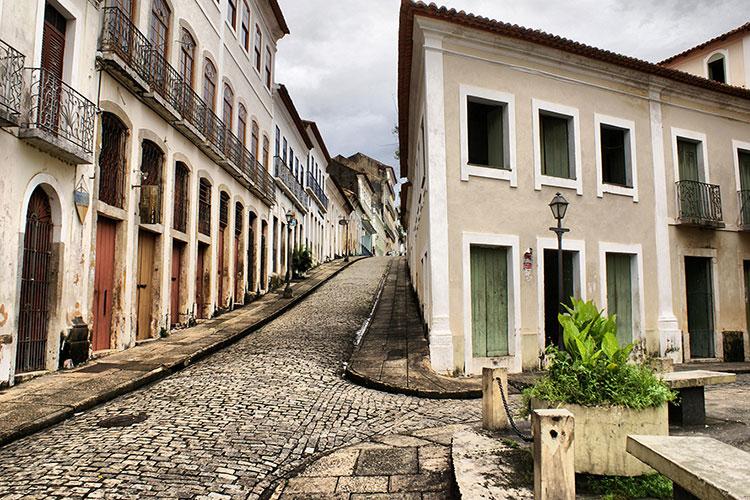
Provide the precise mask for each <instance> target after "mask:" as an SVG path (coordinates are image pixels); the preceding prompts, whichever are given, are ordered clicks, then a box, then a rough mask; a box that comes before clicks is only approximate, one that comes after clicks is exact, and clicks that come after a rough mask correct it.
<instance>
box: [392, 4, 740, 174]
mask: <svg viewBox="0 0 750 500" xmlns="http://www.w3.org/2000/svg"><path fill="white" fill-rule="evenodd" d="M414 16H423V17H428V18H432V19H438V20H442V21H446V22H451V23H454V24H459V25H462V26H465V27H467V28H473V29H477V30H482V31H486V32H489V33H493V34H496V35H498V36H504V37H508V38H515V39H518V40H523V41H526V42H531V43H536V44H539V45H543V46H545V47H550V48H553V49H558V50H562V51H565V52H569V53H571V54H576V55H579V56H583V57H588V58H591V59H596V60H598V61H603V62H606V63H610V64H615V65H618V66H622V67H624V68H628V69H631V70H636V71H642V72H644V73H647V74H652V75H657V76H660V77H664V78H668V79H670V80H673V81H675V82H680V83H684V84H688V85H693V86H696V87H700V88H703V89H707V90H712V91H716V92H721V93H724V94H729V95H732V96H735V97H741V98H745V99H750V90H748V89H744V88H741V87H733V86H730V85H726V84H723V83H719V82H715V81H712V80H708V79H706V78H702V77H699V76H695V75H691V74H689V73H685V72H682V71H678V70H675V69H670V68H667V67H664V66H660V65H658V64H654V63H650V62H647V61H643V60H641V59H636V58H634V57H629V56H624V55H622V54H617V53H615V52H610V51H608V50H603V49H599V48H596V47H592V46H590V45H585V44H582V43H579V42H575V41H573V40H569V39H567V38H563V37H560V36H556V35H552V34H549V33H546V32H544V31H540V30H533V29H529V28H524V27H523V26H518V25H516V24H509V23H504V22H500V21H495V20H493V19H489V18H486V17H481V16H476V15H474V14H468V13H466V12H464V11H457V10H455V9H448V8H446V7H438V6H437V5H435V4H434V3H431V4H429V5H427V4H425V3H424V2H414V1H412V0H401V13H400V20H399V41H398V50H399V61H398V87H399V91H398V108H399V143H400V158H401V173H402V174H401V175H404V176H408V174H409V172H408V162H407V158H408V156H409V155H408V133H409V123H408V118H409V99H410V85H411V61H412V53H413V40H412V36H413V30H414Z"/></svg>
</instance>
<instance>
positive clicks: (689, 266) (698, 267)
mask: <svg viewBox="0 0 750 500" xmlns="http://www.w3.org/2000/svg"><path fill="white" fill-rule="evenodd" d="M685 288H686V289H687V320H688V333H689V334H690V357H691V358H713V357H714V298H713V286H712V284H711V259H710V258H707V257H685Z"/></svg>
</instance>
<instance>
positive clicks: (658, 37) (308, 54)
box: [276, 0, 748, 166]
mask: <svg viewBox="0 0 750 500" xmlns="http://www.w3.org/2000/svg"><path fill="white" fill-rule="evenodd" d="M280 4H281V7H282V9H283V11H284V16H285V17H286V19H287V22H288V24H289V27H290V30H291V32H292V34H291V35H290V36H288V37H286V38H284V39H283V40H282V41H281V42H280V44H279V55H278V60H277V72H276V78H277V80H278V81H279V82H281V83H284V84H286V85H287V87H288V88H289V91H290V93H291V95H292V97H293V99H294V101H295V104H296V105H297V108H298V110H299V112H300V114H301V115H302V116H303V118H305V119H309V120H315V121H316V122H318V125H319V126H320V128H321V132H322V133H323V135H324V138H325V140H326V144H327V145H328V148H329V150H330V151H331V154H333V155H335V154H346V155H348V154H352V153H355V152H357V151H361V152H363V153H365V154H368V155H370V156H373V157H374V158H377V159H379V160H381V161H383V162H385V163H389V164H391V165H394V166H396V160H395V159H394V156H393V153H394V151H395V150H396V149H397V141H396V137H395V136H394V135H393V133H392V130H393V127H394V126H395V124H396V119H397V111H396V75H397V60H398V54H397V43H398V9H399V5H400V2H399V1H398V0H280ZM441 4H442V5H446V6H447V7H451V8H455V9H457V10H465V11H467V12H472V13H475V14H479V15H482V16H486V17H490V18H493V19H498V20H501V21H505V22H510V23H515V24H520V25H523V26H526V27H529V28H535V29H542V30H544V31H548V32H550V33H554V34H556V35H560V36H565V37H567V38H571V39H573V40H576V41H579V42H582V43H587V44H590V45H594V46H596V47H600V48H603V49H607V50H612V51H614V52H620V53H622V54H626V55H630V56H634V57H638V58H641V59H646V60H650V61H658V60H661V59H663V58H666V57H668V56H670V55H672V54H675V53H678V52H681V51H682V50H684V49H686V48H689V47H692V46H694V45H696V44H698V43H700V42H702V41H705V40H707V39H709V38H713V37H714V36H716V35H719V34H721V33H723V32H726V31H728V30H730V29H733V28H735V27H737V26H740V25H741V24H743V23H745V22H747V15H748V10H747V3H746V0H712V1H708V0H662V1H659V2H656V1H653V0H629V1H618V0H577V1H559V0H558V1H553V0H514V1H509V0H444V1H443V2H442V3H441Z"/></svg>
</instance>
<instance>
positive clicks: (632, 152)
mask: <svg viewBox="0 0 750 500" xmlns="http://www.w3.org/2000/svg"><path fill="white" fill-rule="evenodd" d="M602 125H609V126H611V127H616V128H619V129H624V130H626V131H627V135H626V138H627V142H628V144H627V145H626V157H625V161H626V165H627V168H628V170H629V171H630V180H631V181H632V184H633V187H625V186H617V185H615V184H607V183H606V182H604V172H603V171H602V169H603V158H602ZM635 137H636V136H635V122H634V121H632V120H626V119H624V118H617V117H615V116H607V115H602V114H599V113H595V114H594V142H595V146H596V195H597V196H598V197H599V198H603V197H604V193H609V194H616V195H620V196H629V197H631V198H633V202H634V203H637V202H638V162H637V160H636V147H635V140H636V139H635ZM628 146H629V148H628Z"/></svg>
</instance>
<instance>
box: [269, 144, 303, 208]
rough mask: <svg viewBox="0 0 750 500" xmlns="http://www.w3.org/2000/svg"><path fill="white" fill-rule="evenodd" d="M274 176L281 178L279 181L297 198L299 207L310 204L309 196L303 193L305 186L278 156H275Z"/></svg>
mask: <svg viewBox="0 0 750 500" xmlns="http://www.w3.org/2000/svg"><path fill="white" fill-rule="evenodd" d="M276 177H277V178H278V179H279V180H281V183H282V184H283V185H284V186H285V187H286V188H287V190H288V191H289V193H290V194H291V195H292V196H293V197H295V198H296V199H297V204H298V205H301V208H307V207H308V206H309V205H310V202H309V198H308V196H307V194H305V188H303V187H302V184H300V183H299V181H298V180H297V178H296V177H295V176H294V173H293V172H292V171H291V170H290V169H289V167H288V166H287V165H286V163H284V160H282V159H281V158H280V157H278V156H277V157H276Z"/></svg>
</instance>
